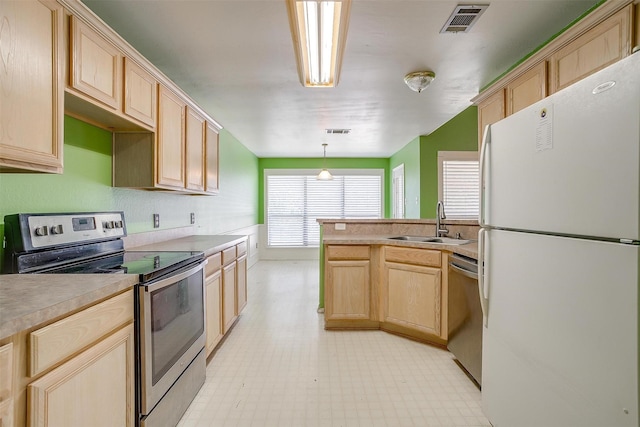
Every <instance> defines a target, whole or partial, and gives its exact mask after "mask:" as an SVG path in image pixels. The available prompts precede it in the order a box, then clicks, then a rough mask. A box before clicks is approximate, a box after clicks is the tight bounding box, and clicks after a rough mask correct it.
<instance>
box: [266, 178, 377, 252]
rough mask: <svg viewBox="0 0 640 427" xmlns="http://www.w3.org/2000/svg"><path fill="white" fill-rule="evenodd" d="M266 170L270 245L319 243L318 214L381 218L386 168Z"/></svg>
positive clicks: (331, 216) (310, 244) (337, 216)
mask: <svg viewBox="0 0 640 427" xmlns="http://www.w3.org/2000/svg"><path fill="white" fill-rule="evenodd" d="M317 172H318V171H311V170H285V169H272V170H265V185H266V191H265V193H266V217H267V244H268V246H272V247H273V246H276V247H277V246H303V247H304V246H319V244H320V225H319V224H318V223H317V222H316V220H317V219H318V218H345V219H346V218H381V217H382V206H383V204H382V182H383V181H382V179H383V175H384V171H382V170H378V169H366V170H356V171H336V173H334V174H333V180H331V181H319V180H317V179H316V175H317Z"/></svg>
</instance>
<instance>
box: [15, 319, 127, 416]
mask: <svg viewBox="0 0 640 427" xmlns="http://www.w3.org/2000/svg"><path fill="white" fill-rule="evenodd" d="M134 360H135V359H134V332H133V324H129V325H127V326H125V327H124V328H122V329H120V330H118V331H117V332H115V333H114V334H112V335H110V336H108V337H107V338H105V339H104V340H102V341H101V342H99V343H98V344H96V345H94V346H92V347H90V348H89V349H88V350H86V351H84V352H82V353H80V354H79V355H77V356H75V357H73V358H72V359H70V360H69V361H67V362H65V363H64V364H62V365H60V366H59V367H57V368H55V369H53V370H52V371H51V372H49V373H47V374H45V375H44V376H42V377H41V378H39V379H37V380H36V381H33V382H32V383H31V384H29V385H28V387H27V392H28V396H27V399H28V402H27V416H28V424H29V426H80V425H84V426H92V427H99V426H104V427H111V426H116V425H117V426H131V427H133V426H134V425H135V414H134V410H135V407H134V406H135V405H134V401H135V399H134V390H135V389H134V384H135V378H134Z"/></svg>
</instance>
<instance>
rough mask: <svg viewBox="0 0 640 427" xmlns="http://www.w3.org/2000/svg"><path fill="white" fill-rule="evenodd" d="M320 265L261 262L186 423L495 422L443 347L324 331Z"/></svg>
mask: <svg viewBox="0 0 640 427" xmlns="http://www.w3.org/2000/svg"><path fill="white" fill-rule="evenodd" d="M318 268H319V267H318V262H317V261H260V262H258V263H257V264H255V265H254V266H253V267H252V268H251V269H249V272H248V303H247V306H246V307H245V309H244V311H243V312H242V314H241V315H240V317H239V319H238V321H237V322H236V325H235V326H234V328H233V330H232V331H231V333H230V334H229V335H228V336H227V338H226V339H225V340H224V341H223V342H222V344H221V345H220V346H219V347H218V349H217V350H216V353H215V355H214V357H213V359H212V360H211V361H210V363H209V365H208V366H207V379H206V382H205V384H204V385H203V386H202V389H201V390H200V392H199V393H198V395H197V396H196V398H195V399H194V401H193V402H192V404H191V406H190V407H189V409H188V410H187V412H186V413H185V414H184V416H183V418H182V420H181V421H180V424H179V427H190V426H216V427H217V426H225V427H226V426H278V427H280V426H296V427H297V426H332V427H335V426H344V427H347V426H394V427H396V426H424V427H429V426H490V425H491V424H490V423H489V422H488V421H487V419H486V418H485V417H484V416H483V414H482V411H481V409H480V405H481V404H480V391H479V390H478V389H477V388H476V386H475V385H474V384H472V383H471V381H470V380H469V379H468V378H467V376H466V375H465V374H464V373H463V372H462V371H461V370H460V368H459V367H458V366H457V365H456V364H455V362H454V361H453V356H452V355H451V354H450V353H449V352H447V351H445V350H442V349H439V348H435V347H432V346H429V345H426V344H420V343H417V342H414V341H411V340H408V339H405V338H401V337H398V336H395V335H391V334H389V333H386V332H381V331H325V330H324V328H323V321H324V319H323V315H322V314H319V313H317V306H318Z"/></svg>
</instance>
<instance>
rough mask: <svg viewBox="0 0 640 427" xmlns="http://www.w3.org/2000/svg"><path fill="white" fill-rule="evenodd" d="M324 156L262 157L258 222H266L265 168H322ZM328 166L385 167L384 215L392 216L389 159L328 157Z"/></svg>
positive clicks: (330, 167) (328, 167)
mask: <svg viewBox="0 0 640 427" xmlns="http://www.w3.org/2000/svg"><path fill="white" fill-rule="evenodd" d="M324 162H325V160H324V159H323V158H279V157H277V158H276V157H273V158H262V159H259V161H258V169H259V172H258V188H259V200H258V206H259V208H258V209H259V213H258V222H259V223H260V224H264V170H265V169H318V171H320V169H322V168H323V164H325V163H324ZM326 167H327V169H329V170H330V171H331V172H332V173H338V171H336V169H384V176H385V178H384V216H385V218H389V216H390V206H391V203H390V194H391V193H390V187H389V159H381V158H366V159H361V158H344V157H334V158H327V159H326Z"/></svg>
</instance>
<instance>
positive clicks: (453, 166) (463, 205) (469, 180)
mask: <svg viewBox="0 0 640 427" xmlns="http://www.w3.org/2000/svg"><path fill="white" fill-rule="evenodd" d="M479 180H480V171H479V165H478V161H477V160H469V161H467V160H464V161H463V160H444V161H443V162H442V201H443V203H444V209H445V213H446V215H447V218H451V219H455V218H458V219H461V218H477V217H478V213H479V211H480V182H479Z"/></svg>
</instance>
